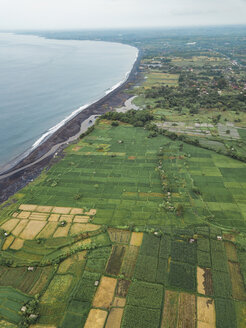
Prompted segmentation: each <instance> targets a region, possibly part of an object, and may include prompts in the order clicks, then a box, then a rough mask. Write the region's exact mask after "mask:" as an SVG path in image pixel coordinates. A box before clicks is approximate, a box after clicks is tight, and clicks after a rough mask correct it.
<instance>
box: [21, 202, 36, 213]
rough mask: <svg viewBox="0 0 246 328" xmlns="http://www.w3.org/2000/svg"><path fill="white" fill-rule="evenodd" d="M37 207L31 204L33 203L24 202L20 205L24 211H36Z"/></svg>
mask: <svg viewBox="0 0 246 328" xmlns="http://www.w3.org/2000/svg"><path fill="white" fill-rule="evenodd" d="M36 208H37V205H31V204H22V205H20V206H19V209H20V210H22V211H31V212H32V211H35V210H36Z"/></svg>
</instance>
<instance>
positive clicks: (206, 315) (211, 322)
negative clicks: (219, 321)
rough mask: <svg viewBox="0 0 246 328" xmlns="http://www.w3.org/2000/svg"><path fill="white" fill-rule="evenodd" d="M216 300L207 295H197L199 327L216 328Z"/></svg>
mask: <svg viewBox="0 0 246 328" xmlns="http://www.w3.org/2000/svg"><path fill="white" fill-rule="evenodd" d="M215 327H216V320H215V306H214V300H213V299H211V298H206V297H200V296H198V297H197V328H215Z"/></svg>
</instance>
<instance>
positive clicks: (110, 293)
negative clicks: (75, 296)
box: [92, 276, 117, 309]
mask: <svg viewBox="0 0 246 328" xmlns="http://www.w3.org/2000/svg"><path fill="white" fill-rule="evenodd" d="M116 284H117V279H115V278H109V277H105V276H104V277H102V278H101V281H100V285H99V287H98V289H97V291H96V294H95V296H94V299H93V303H92V304H93V307H99V308H105V309H108V308H109V307H110V305H111V303H112V301H113V297H114V291H115V287H116Z"/></svg>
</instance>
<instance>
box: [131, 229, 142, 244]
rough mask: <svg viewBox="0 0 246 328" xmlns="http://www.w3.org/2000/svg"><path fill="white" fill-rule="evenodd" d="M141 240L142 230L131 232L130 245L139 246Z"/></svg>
mask: <svg viewBox="0 0 246 328" xmlns="http://www.w3.org/2000/svg"><path fill="white" fill-rule="evenodd" d="M142 241H143V233H142V232H133V233H132V237H131V241H130V245H132V246H141V245H142Z"/></svg>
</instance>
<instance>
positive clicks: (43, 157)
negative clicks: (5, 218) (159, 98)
mask: <svg viewBox="0 0 246 328" xmlns="http://www.w3.org/2000/svg"><path fill="white" fill-rule="evenodd" d="M141 56H142V52H141V50H140V49H138V53H137V56H136V60H135V62H134V64H133V66H132V69H131V71H130V72H129V73H126V79H125V80H124V82H122V83H121V82H119V83H118V84H117V85H115V86H113V87H112V88H111V89H110V90H108V92H107V91H106V94H105V96H104V97H102V98H100V99H99V100H97V101H95V102H94V103H92V104H90V105H88V106H87V105H85V106H82V107H80V108H79V109H77V110H76V111H75V112H77V113H75V112H74V113H75V114H74V115H73V113H72V114H70V115H69V116H68V118H66V119H65V120H66V121H65V122H64V124H63V125H62V126H60V127H59V128H58V129H56V130H55V131H54V132H53V133H52V134H51V135H50V136H48V137H46V138H44V140H43V141H42V142H41V143H40V144H38V145H36V146H35V144H37V142H38V141H39V140H40V139H41V138H42V137H43V136H42V137H41V138H40V139H39V140H37V141H36V142H35V143H34V144H33V146H35V148H33V149H32V150H31V151H30V153H28V154H27V156H25V157H24V158H22V159H20V161H19V162H17V163H16V164H15V165H13V166H12V167H9V168H8V169H6V170H5V171H3V172H1V173H0V203H2V202H4V201H6V200H7V199H8V198H9V197H10V196H12V195H13V194H14V193H16V192H17V191H18V190H20V189H21V188H23V187H24V186H25V185H26V184H28V183H29V182H30V181H32V180H33V179H35V178H36V177H37V176H38V175H39V174H40V173H41V171H42V170H43V169H44V168H45V167H47V166H48V165H52V164H53V163H54V162H56V161H58V160H59V159H60V158H61V156H62V151H63V149H64V148H66V147H67V145H68V144H69V143H71V142H74V141H75V139H77V138H78V137H79V135H78V136H77V134H81V133H82V132H81V126H82V124H83V122H85V121H86V120H88V119H89V118H90V117H91V116H98V115H101V114H104V113H106V112H108V111H112V110H113V109H114V108H117V107H120V106H123V104H124V102H125V101H126V100H127V99H128V98H130V96H129V95H127V94H125V93H124V90H125V89H126V88H127V87H128V86H129V84H130V83H133V82H135V81H136V80H137V79H138V75H139V74H138V67H139V63H140V59H141ZM127 75H128V76H127ZM71 116H72V117H71ZM70 117H71V118H70ZM69 118H70V119H69ZM62 122H63V121H62ZM59 124H61V122H60V123H58V124H57V125H59ZM89 126H90V125H89V124H88V126H87V128H88V127H89ZM74 138H75V139H74ZM69 139H71V140H70V141H69V142H68V140H69ZM52 150H53V151H52ZM54 154H56V156H55V157H54ZM10 165H11V163H10Z"/></svg>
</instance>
